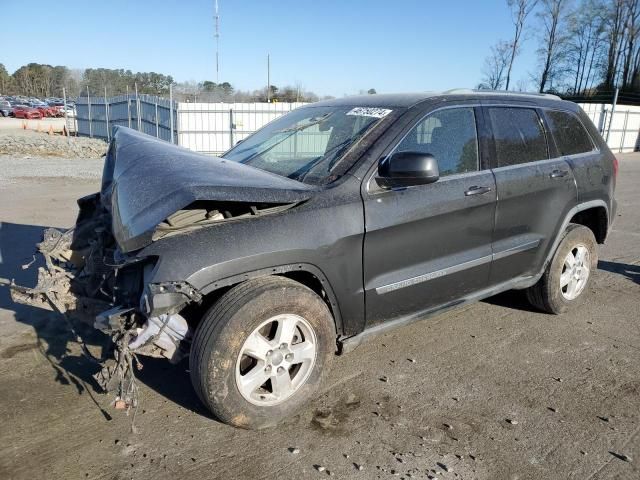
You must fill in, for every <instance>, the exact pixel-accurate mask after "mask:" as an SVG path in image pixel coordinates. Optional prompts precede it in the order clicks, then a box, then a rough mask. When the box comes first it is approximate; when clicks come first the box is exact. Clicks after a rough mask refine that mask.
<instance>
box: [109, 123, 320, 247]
mask: <svg viewBox="0 0 640 480" xmlns="http://www.w3.org/2000/svg"><path fill="white" fill-rule="evenodd" d="M314 190H315V188H314V187H312V186H309V185H306V184H304V183H301V182H298V181H296V180H291V179H289V178H286V177H281V176H279V175H275V174H273V173H270V172H266V171H264V170H260V169H257V168H254V167H250V166H247V165H243V164H240V163H236V162H231V161H228V160H224V159H222V158H218V157H209V156H206V155H202V154H199V153H195V152H192V151H190V150H187V149H185V148H182V147H178V146H176V145H172V144H170V143H168V142H165V141H162V140H158V139H156V138H154V137H151V136H149V135H146V134H143V133H140V132H137V131H135V130H132V129H130V128H126V127H115V128H114V135H113V139H112V141H111V144H110V145H109V150H108V153H107V157H106V159H105V164H104V170H103V174H102V187H101V190H100V197H101V203H102V204H103V205H104V207H105V208H106V209H107V210H108V211H109V212H110V214H111V217H112V228H113V235H114V237H115V239H116V241H117V242H118V245H119V247H120V249H121V250H122V252H124V253H126V252H130V251H133V250H137V249H139V248H142V247H144V246H146V245H148V244H149V243H151V241H152V240H151V238H152V234H153V231H154V229H155V227H156V226H157V225H158V224H159V223H161V222H162V221H164V220H165V219H166V218H167V217H169V216H170V215H171V214H173V213H175V212H177V211H178V210H181V209H184V208H185V207H187V206H188V205H190V204H192V203H193V202H196V201H199V200H217V201H227V202H256V203H275V204H284V203H296V202H301V201H304V200H307V199H308V198H310V197H311V195H312V193H313V191H314Z"/></svg>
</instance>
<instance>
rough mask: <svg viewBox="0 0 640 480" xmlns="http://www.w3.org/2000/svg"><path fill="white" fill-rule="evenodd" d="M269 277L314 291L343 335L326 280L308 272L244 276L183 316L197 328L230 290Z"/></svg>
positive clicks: (203, 299) (287, 271)
mask: <svg viewBox="0 0 640 480" xmlns="http://www.w3.org/2000/svg"><path fill="white" fill-rule="evenodd" d="M268 275H277V276H281V277H286V278H289V279H291V280H293V281H295V282H298V283H301V284H302V285H304V286H306V287H308V288H310V289H311V290H313V291H314V292H315V293H316V294H317V295H318V296H319V297H320V298H321V299H322V300H323V301H324V302H325V303H326V304H327V307H328V308H329V312H330V313H331V316H332V317H333V321H334V325H335V328H336V333H337V334H341V333H342V323H341V318H340V316H339V314H338V306H337V304H336V303H335V300H334V299H333V298H332V296H330V295H329V294H328V292H327V287H326V286H325V285H324V284H325V283H326V280H321V279H320V278H319V277H318V276H316V275H314V274H313V273H311V272H309V271H306V270H287V269H285V271H278V269H272V270H271V273H262V272H260V273H258V272H256V274H255V275H243V276H242V279H239V280H238V281H236V282H233V283H230V284H227V285H225V286H221V287H220V288H217V289H215V290H212V291H210V292H208V293H207V294H205V295H204V296H203V297H202V302H200V303H199V304H197V303H192V304H189V305H188V306H186V307H185V308H184V309H183V311H182V312H181V314H182V315H183V316H185V318H186V319H187V321H188V322H189V324H191V325H192V326H193V327H195V326H196V325H197V324H198V323H199V322H200V319H201V318H202V316H203V315H204V314H205V313H206V312H207V310H209V308H211V306H213V304H215V303H216V302H217V301H218V299H219V298H220V297H222V295H224V294H225V293H226V292H227V291H228V290H230V289H232V288H233V287H235V286H237V285H239V284H241V283H243V282H245V281H247V280H249V279H253V278H258V277H263V276H268Z"/></svg>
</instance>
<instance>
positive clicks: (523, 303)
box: [482, 290, 540, 313]
mask: <svg viewBox="0 0 640 480" xmlns="http://www.w3.org/2000/svg"><path fill="white" fill-rule="evenodd" d="M482 301H483V302H484V303H489V304H491V305H496V306H497V307H503V308H511V309H512V310H521V311H524V312H531V313H540V310H538V309H537V308H535V307H534V306H532V305H531V304H530V303H529V301H528V300H527V297H526V295H525V293H524V290H507V291H506V292H502V293H498V294H497V295H494V296H493V297H489V298H485V299H484V300H482Z"/></svg>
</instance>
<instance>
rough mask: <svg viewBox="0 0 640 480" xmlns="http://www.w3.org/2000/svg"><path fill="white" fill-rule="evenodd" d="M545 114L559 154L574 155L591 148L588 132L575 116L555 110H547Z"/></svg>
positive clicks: (591, 143)
mask: <svg viewBox="0 0 640 480" xmlns="http://www.w3.org/2000/svg"><path fill="white" fill-rule="evenodd" d="M545 115H546V116H547V119H548V121H549V130H550V131H551V134H552V135H553V138H554V139H555V141H556V145H557V147H558V150H559V151H560V155H575V154H577V153H585V152H590V151H592V150H593V148H594V147H593V142H592V141H591V138H590V137H589V134H588V133H587V132H586V130H585V129H584V127H583V126H582V123H580V121H579V120H578V119H577V118H576V117H575V116H573V115H572V114H570V113H567V112H559V111H557V110H548V111H546V112H545Z"/></svg>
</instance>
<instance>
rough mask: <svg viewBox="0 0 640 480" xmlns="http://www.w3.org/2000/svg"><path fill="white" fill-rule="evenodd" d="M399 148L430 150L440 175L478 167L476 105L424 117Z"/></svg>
mask: <svg viewBox="0 0 640 480" xmlns="http://www.w3.org/2000/svg"><path fill="white" fill-rule="evenodd" d="M396 151H398V152H422V153H430V154H431V155H433V156H434V157H435V159H436V160H437V162H438V168H439V170H440V176H441V177H443V176H446V175H454V174H456V173H465V172H474V171H476V170H478V138H477V134H476V119H475V114H474V112H473V108H463V107H461V108H451V109H446V110H440V111H437V112H434V113H432V114H431V115H429V116H428V117H426V118H424V119H422V120H421V121H420V123H418V125H416V126H415V127H414V128H413V129H412V130H411V131H409V133H408V134H407V136H406V137H404V139H403V140H402V142H401V143H400V145H398V147H397V149H396Z"/></svg>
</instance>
